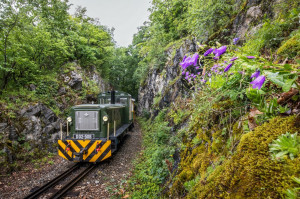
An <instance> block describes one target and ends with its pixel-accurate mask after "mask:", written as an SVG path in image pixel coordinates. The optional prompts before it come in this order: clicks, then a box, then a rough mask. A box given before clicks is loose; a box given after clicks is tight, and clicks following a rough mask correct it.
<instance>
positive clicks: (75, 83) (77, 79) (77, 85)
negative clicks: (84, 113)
mask: <svg viewBox="0 0 300 199" xmlns="http://www.w3.org/2000/svg"><path fill="white" fill-rule="evenodd" d="M68 85H69V86H70V87H71V88H73V89H75V90H81V89H82V77H81V75H80V74H79V73H76V72H75V71H71V76H70V81H69V82H68Z"/></svg>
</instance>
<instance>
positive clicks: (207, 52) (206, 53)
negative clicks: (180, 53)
mask: <svg viewBox="0 0 300 199" xmlns="http://www.w3.org/2000/svg"><path fill="white" fill-rule="evenodd" d="M213 51H214V49H213V48H210V49H208V50H207V51H206V52H205V53H204V54H203V55H204V56H205V57H206V56H207V55H209V54H210V53H212V52H213Z"/></svg>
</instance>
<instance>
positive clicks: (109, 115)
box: [58, 91, 134, 162]
mask: <svg viewBox="0 0 300 199" xmlns="http://www.w3.org/2000/svg"><path fill="white" fill-rule="evenodd" d="M97 100H98V104H82V105H77V106H73V107H72V108H71V111H70V115H69V117H68V118H67V136H66V137H65V138H64V139H63V138H62V136H61V139H59V140H58V154H59V156H61V157H63V158H65V159H67V160H69V161H73V162H100V161H103V160H105V159H107V158H109V157H110V156H111V155H112V153H114V152H115V151H116V150H117V148H118V144H119V143H120V141H121V140H122V138H123V137H124V135H125V134H126V132H127V131H128V130H130V129H131V128H132V127H133V114H134V100H133V99H132V97H131V95H130V94H128V93H125V92H121V91H109V92H103V93H100V94H99V95H98V99H97Z"/></svg>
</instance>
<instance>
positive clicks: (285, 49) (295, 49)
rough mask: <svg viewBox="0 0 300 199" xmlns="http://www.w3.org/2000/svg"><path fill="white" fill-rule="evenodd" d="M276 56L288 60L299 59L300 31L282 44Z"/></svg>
mask: <svg viewBox="0 0 300 199" xmlns="http://www.w3.org/2000/svg"><path fill="white" fill-rule="evenodd" d="M277 54H278V55H282V56H286V57H289V58H295V57H299V56H300V31H298V33H297V34H296V35H295V36H293V37H291V38H290V39H288V40H287V41H285V42H283V44H282V45H281V46H280V48H279V49H278V50H277Z"/></svg>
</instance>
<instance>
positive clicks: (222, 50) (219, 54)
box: [214, 46, 227, 57]
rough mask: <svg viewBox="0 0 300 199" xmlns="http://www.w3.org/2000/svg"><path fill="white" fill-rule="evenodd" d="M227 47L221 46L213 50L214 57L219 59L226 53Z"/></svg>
mask: <svg viewBox="0 0 300 199" xmlns="http://www.w3.org/2000/svg"><path fill="white" fill-rule="evenodd" d="M226 49H227V47H226V46H222V47H220V48H218V49H216V50H214V54H215V55H216V57H220V56H221V55H223V54H224V53H225V52H226Z"/></svg>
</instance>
